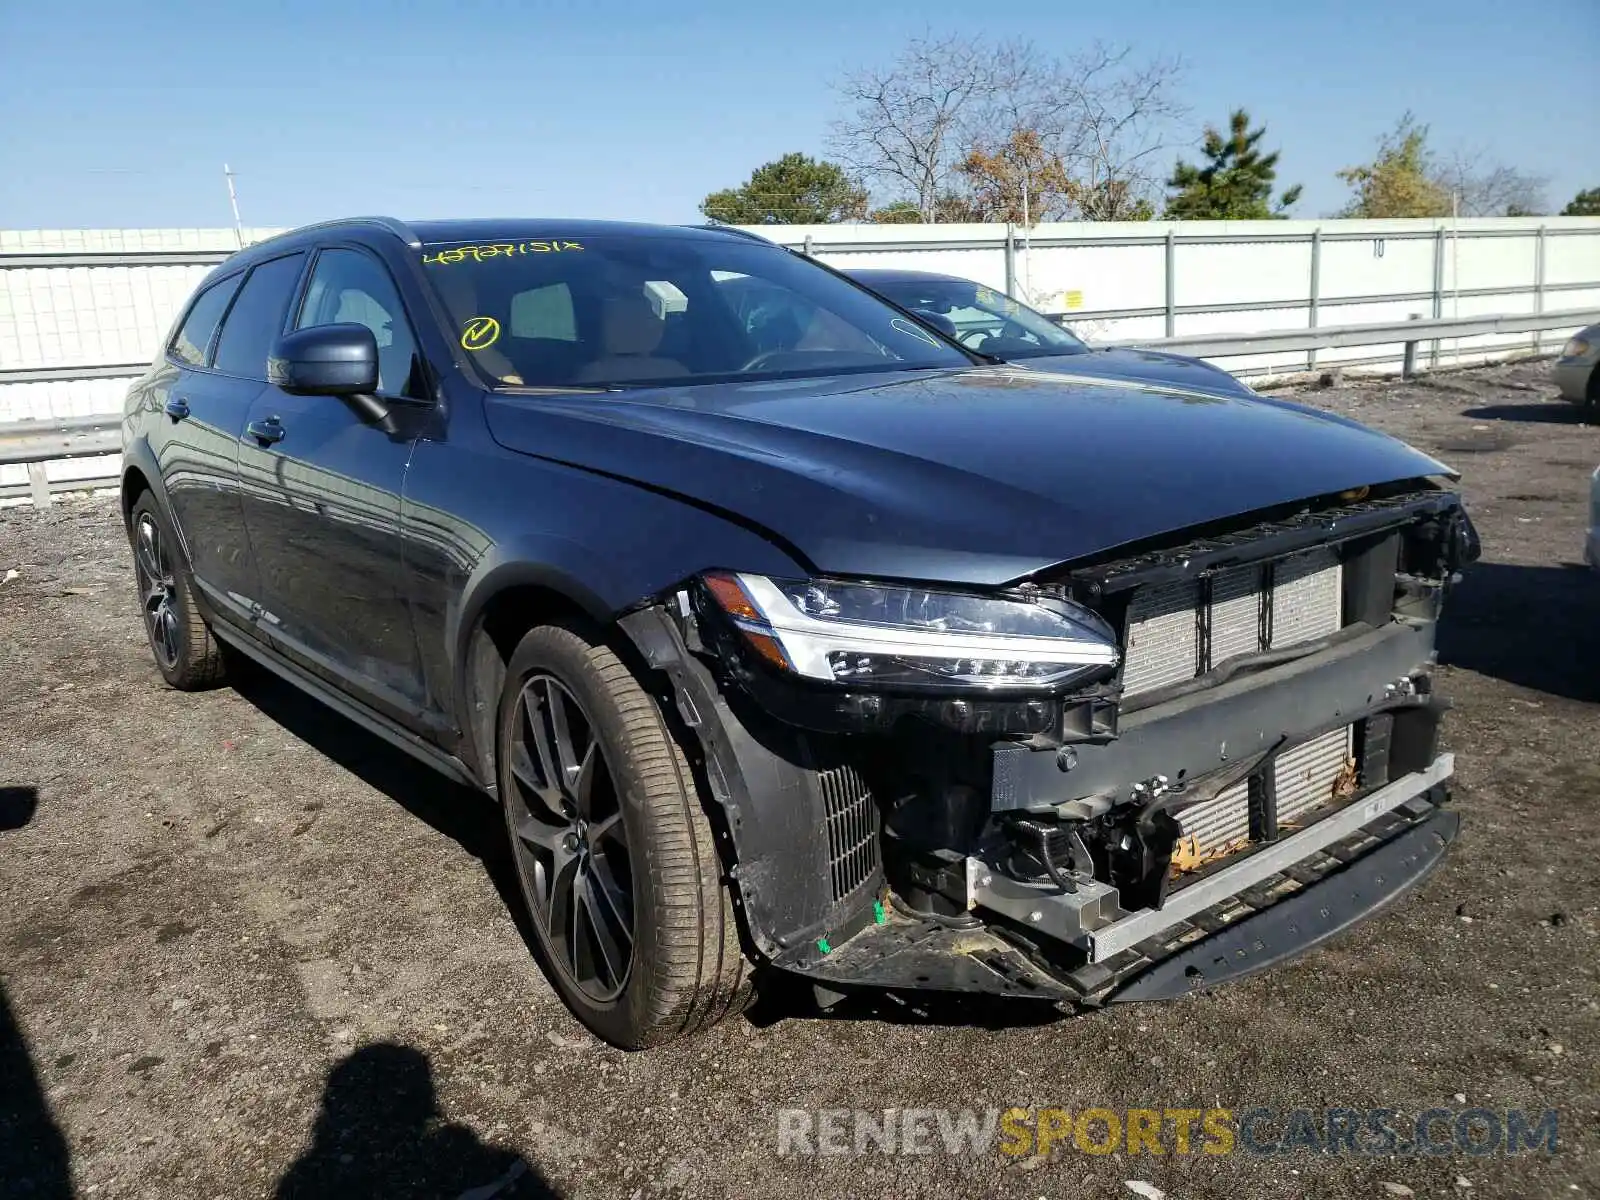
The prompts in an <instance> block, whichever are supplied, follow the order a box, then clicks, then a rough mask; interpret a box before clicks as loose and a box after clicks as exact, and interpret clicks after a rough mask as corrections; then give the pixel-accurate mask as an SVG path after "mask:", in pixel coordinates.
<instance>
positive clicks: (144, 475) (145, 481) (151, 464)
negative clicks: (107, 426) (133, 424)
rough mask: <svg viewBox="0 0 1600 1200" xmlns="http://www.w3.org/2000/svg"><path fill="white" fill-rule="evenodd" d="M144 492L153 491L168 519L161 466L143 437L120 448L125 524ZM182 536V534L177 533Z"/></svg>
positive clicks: (123, 517) (165, 490) (168, 507)
mask: <svg viewBox="0 0 1600 1200" xmlns="http://www.w3.org/2000/svg"><path fill="white" fill-rule="evenodd" d="M145 492H153V493H154V494H155V497H156V503H157V504H159V505H161V509H162V511H163V512H165V513H167V514H168V516H169V519H170V515H171V512H172V509H171V507H170V506H169V505H168V504H167V489H166V487H165V486H164V485H163V484H162V481H161V468H160V466H158V465H157V463H156V456H155V454H154V452H153V451H152V450H151V449H150V443H149V442H147V441H145V439H144V438H143V437H140V438H138V439H137V440H135V441H132V442H129V443H128V444H127V445H126V446H124V447H123V449H122V523H123V524H124V525H126V524H127V523H128V522H129V521H130V520H131V519H132V516H133V506H134V505H135V504H137V503H138V502H139V497H140V496H142V495H144V493H145ZM178 536H179V537H180V538H182V536H183V535H182V534H181V533H180V534H179V535H178Z"/></svg>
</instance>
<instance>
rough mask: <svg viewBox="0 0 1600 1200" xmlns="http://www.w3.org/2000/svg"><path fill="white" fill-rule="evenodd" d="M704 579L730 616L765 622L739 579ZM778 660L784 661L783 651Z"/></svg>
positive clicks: (720, 577) (721, 576)
mask: <svg viewBox="0 0 1600 1200" xmlns="http://www.w3.org/2000/svg"><path fill="white" fill-rule="evenodd" d="M704 579H705V583H706V590H707V591H709V592H710V593H711V598H712V599H713V600H715V601H716V602H717V606H718V607H719V608H721V609H722V611H723V612H725V613H727V614H728V615H729V616H730V617H738V618H739V619H740V620H744V621H761V622H762V623H763V624H764V623H765V620H766V619H765V618H764V617H763V616H762V615H761V613H760V611H759V610H758V609H757V608H756V606H755V605H754V604H753V603H751V600H750V597H749V596H747V595H745V590H744V588H742V587H740V586H739V581H738V580H737V579H734V578H732V577H731V576H728V575H706V576H704ZM768 640H769V641H770V640H771V639H770V638H769V639H768ZM774 649H776V647H774ZM777 661H779V662H780V663H781V662H782V661H783V653H782V651H779V652H778V660H777Z"/></svg>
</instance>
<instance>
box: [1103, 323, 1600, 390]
mask: <svg viewBox="0 0 1600 1200" xmlns="http://www.w3.org/2000/svg"><path fill="white" fill-rule="evenodd" d="M1596 322H1600V310H1596V309H1586V308H1569V309H1563V310H1560V311H1557V312H1545V313H1515V314H1504V313H1501V314H1494V315H1491V316H1483V317H1439V318H1434V319H1431V320H1428V319H1424V318H1421V317H1413V318H1412V319H1411V320H1408V321H1389V322H1384V323H1381V324H1373V325H1323V326H1320V327H1318V328H1316V329H1279V330H1273V331H1271V332H1269V333H1223V334H1208V333H1200V334H1190V335H1187V336H1185V337H1170V338H1159V339H1156V340H1153V341H1152V340H1149V339H1146V340H1139V339H1133V340H1131V341H1121V342H1099V343H1096V344H1097V345H1102V346H1119V347H1120V346H1137V347H1140V348H1141V349H1149V350H1168V351H1171V352H1172V353H1174V354H1187V355H1190V356H1191V357H1194V358H1233V357H1236V356H1240V355H1246V354H1274V353H1284V354H1287V353H1292V352H1294V351H1298V350H1331V349H1337V348H1339V347H1342V346H1379V345H1383V344H1384V343H1387V342H1402V343H1404V344H1405V345H1406V346H1407V347H1408V349H1407V352H1406V359H1407V362H1408V363H1409V364H1410V366H1409V367H1408V368H1407V369H1406V370H1405V371H1404V374H1406V375H1410V374H1412V373H1413V372H1414V371H1415V369H1416V363H1415V349H1414V348H1415V346H1416V344H1417V343H1418V342H1425V341H1439V340H1444V339H1446V338H1464V337H1484V336H1487V335H1490V334H1497V333H1499V334H1504V333H1533V332H1536V331H1539V330H1544V329H1562V328H1569V327H1570V328H1574V329H1581V328H1582V327H1583V326H1585V325H1593V324H1595V323H1596ZM1272 369H1274V370H1282V368H1281V367H1280V368H1272Z"/></svg>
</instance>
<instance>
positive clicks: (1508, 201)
mask: <svg viewBox="0 0 1600 1200" xmlns="http://www.w3.org/2000/svg"><path fill="white" fill-rule="evenodd" d="M1487 159H1488V154H1487V153H1486V152H1485V151H1483V150H1457V151H1456V152H1455V153H1454V154H1452V155H1451V156H1450V157H1449V158H1447V159H1445V160H1443V161H1442V162H1441V163H1439V164H1438V165H1437V166H1436V167H1435V169H1434V171H1433V181H1434V182H1435V183H1436V184H1438V185H1439V186H1440V187H1441V188H1443V189H1444V190H1445V191H1446V192H1448V193H1450V194H1452V195H1454V196H1455V197H1456V202H1457V204H1458V205H1459V206H1460V212H1461V215H1462V216H1463V217H1534V216H1539V215H1540V214H1542V213H1546V212H1549V211H1550V204H1549V200H1548V198H1547V197H1546V195H1545V188H1546V186H1547V185H1548V184H1549V182H1550V180H1549V179H1548V178H1547V177H1545V176H1543V175H1528V174H1525V173H1523V172H1522V171H1519V170H1517V169H1516V168H1515V167H1508V166H1505V165H1504V164H1503V163H1496V162H1491V161H1486V160H1487Z"/></svg>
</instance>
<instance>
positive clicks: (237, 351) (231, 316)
mask: <svg viewBox="0 0 1600 1200" xmlns="http://www.w3.org/2000/svg"><path fill="white" fill-rule="evenodd" d="M304 261H305V255H304V254H290V255H288V256H286V257H284V258H274V259H272V260H270V261H268V262H264V263H261V264H260V265H258V266H257V267H256V268H255V269H254V270H252V271H251V272H250V274H249V276H248V277H247V278H246V279H245V281H244V286H243V287H242V288H240V289H239V298H238V299H237V300H235V301H234V302H233V307H232V308H230V309H229V310H228V316H227V319H226V320H225V321H223V323H222V336H221V337H220V338H219V339H218V340H217V356H216V359H215V360H214V361H213V363H212V365H213V366H215V367H216V368H217V370H219V371H225V372H227V373H228V374H229V375H242V376H244V377H245V378H246V379H260V380H262V381H265V380H266V378H267V355H268V354H270V353H271V352H272V346H273V343H274V342H276V341H277V340H278V335H279V334H281V333H282V332H283V319H284V315H285V314H286V313H287V312H288V311H289V297H290V296H291V295H292V294H293V293H294V285H295V283H296V282H297V281H298V280H299V278H300V268H301V266H302V265H303V264H304Z"/></svg>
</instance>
